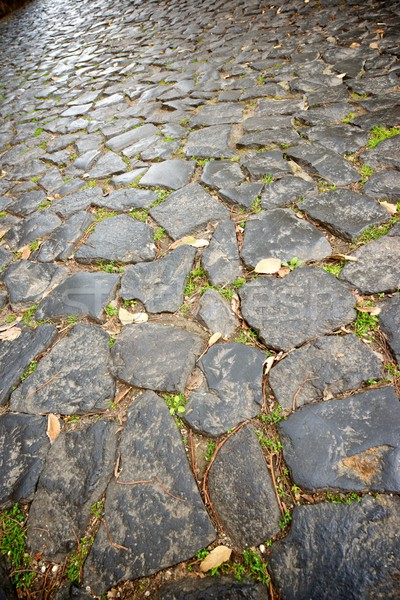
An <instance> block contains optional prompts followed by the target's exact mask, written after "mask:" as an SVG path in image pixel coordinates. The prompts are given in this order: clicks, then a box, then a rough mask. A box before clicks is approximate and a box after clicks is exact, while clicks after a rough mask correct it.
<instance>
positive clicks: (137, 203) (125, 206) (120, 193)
mask: <svg viewBox="0 0 400 600" xmlns="http://www.w3.org/2000/svg"><path fill="white" fill-rule="evenodd" d="M156 200H157V192H153V191H152V190H141V189H136V188H127V189H120V190H115V191H113V192H110V194H108V195H107V196H98V197H97V198H96V199H95V200H93V204H94V205H95V206H100V207H102V208H108V209H110V210H118V211H122V212H128V211H130V210H134V209H135V208H149V207H150V206H151V205H152V204H153V202H156Z"/></svg>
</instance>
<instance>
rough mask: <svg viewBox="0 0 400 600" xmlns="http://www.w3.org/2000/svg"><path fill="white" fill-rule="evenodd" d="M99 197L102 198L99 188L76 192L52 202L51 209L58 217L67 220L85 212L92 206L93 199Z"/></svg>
mask: <svg viewBox="0 0 400 600" xmlns="http://www.w3.org/2000/svg"><path fill="white" fill-rule="evenodd" d="M100 196H103V190H102V189H101V187H94V188H88V189H86V190H81V191H79V192H76V193H75V194H70V195H68V196H65V197H64V198H59V199H58V200H54V201H53V202H52V205H51V209H52V210H54V212H56V213H57V214H58V215H59V216H60V217H62V218H68V217H70V216H71V215H73V214H74V213H77V212H80V211H81V210H86V209H87V208H88V207H89V206H90V205H91V204H94V202H95V199H96V198H98V197H100Z"/></svg>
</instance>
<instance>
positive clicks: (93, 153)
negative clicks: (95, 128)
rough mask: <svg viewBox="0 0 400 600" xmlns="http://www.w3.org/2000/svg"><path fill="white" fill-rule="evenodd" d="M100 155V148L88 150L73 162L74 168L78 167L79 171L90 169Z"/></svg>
mask: <svg viewBox="0 0 400 600" xmlns="http://www.w3.org/2000/svg"><path fill="white" fill-rule="evenodd" d="M100 156H101V152H100V150H89V151H88V152H85V154H82V156H79V158H77V159H76V160H75V161H74V162H73V165H72V166H73V168H74V169H78V171H84V172H86V171H89V169H91V168H92V167H93V165H94V163H95V162H96V160H97V159H98V158H100Z"/></svg>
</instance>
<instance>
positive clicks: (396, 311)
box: [379, 294, 400, 365]
mask: <svg viewBox="0 0 400 600" xmlns="http://www.w3.org/2000/svg"><path fill="white" fill-rule="evenodd" d="M379 323H380V326H381V329H382V331H383V333H384V334H385V335H386V337H387V339H388V343H389V346H390V347H391V349H392V352H393V354H394V355H395V356H396V360H397V363H398V364H399V365H400V294H396V295H395V296H393V297H392V298H388V299H387V300H385V302H384V303H383V306H382V312H381V314H380V315H379Z"/></svg>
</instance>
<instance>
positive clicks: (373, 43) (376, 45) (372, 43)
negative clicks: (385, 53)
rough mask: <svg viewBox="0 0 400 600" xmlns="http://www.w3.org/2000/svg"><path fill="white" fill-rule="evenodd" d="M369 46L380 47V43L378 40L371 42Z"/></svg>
mask: <svg viewBox="0 0 400 600" xmlns="http://www.w3.org/2000/svg"><path fill="white" fill-rule="evenodd" d="M369 47H370V48H379V44H377V43H376V42H371V43H370V45H369Z"/></svg>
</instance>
